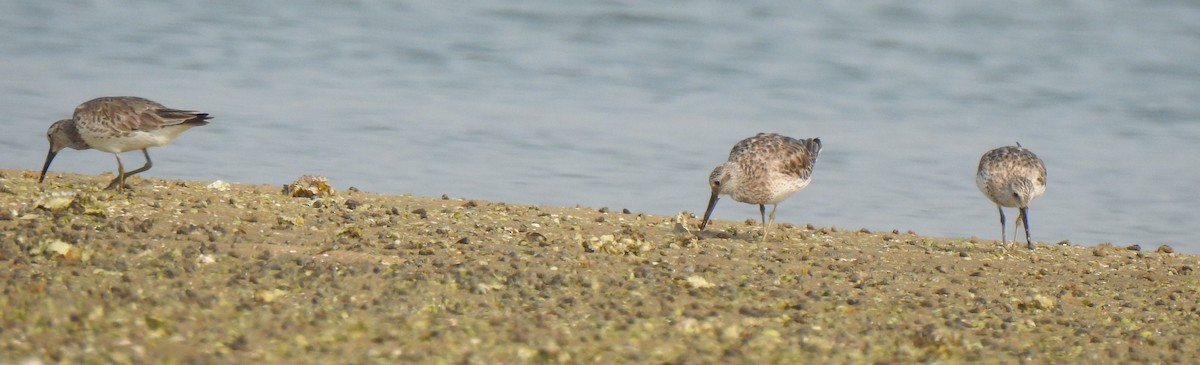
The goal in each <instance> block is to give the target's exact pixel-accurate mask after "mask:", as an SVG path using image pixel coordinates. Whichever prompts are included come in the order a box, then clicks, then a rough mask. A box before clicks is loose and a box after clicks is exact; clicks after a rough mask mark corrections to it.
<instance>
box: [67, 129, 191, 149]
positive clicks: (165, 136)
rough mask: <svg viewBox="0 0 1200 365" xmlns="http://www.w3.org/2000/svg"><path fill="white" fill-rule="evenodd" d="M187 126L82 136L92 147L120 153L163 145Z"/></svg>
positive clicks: (85, 134)
mask: <svg viewBox="0 0 1200 365" xmlns="http://www.w3.org/2000/svg"><path fill="white" fill-rule="evenodd" d="M189 128H191V126H189V125H174V126H169V127H164V128H161V129H157V130H154V131H151V132H146V131H133V132H129V134H126V135H124V136H119V137H109V136H97V135H93V134H89V133H84V134H83V135H82V137H83V140H84V141H86V142H87V143H88V145H89V146H92V148H95V149H97V150H101V151H105V152H110V153H121V152H125V151H133V150H140V149H143V148H148V147H157V146H162V145H165V144H167V143H170V142H171V141H172V140H174V139H175V137H177V136H179V134H180V133H183V131H185V130H188V129H189Z"/></svg>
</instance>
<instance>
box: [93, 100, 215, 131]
mask: <svg viewBox="0 0 1200 365" xmlns="http://www.w3.org/2000/svg"><path fill="white" fill-rule="evenodd" d="M75 119H76V120H99V121H100V122H101V123H102V124H104V125H107V126H110V127H111V128H112V129H113V131H114V132H119V133H124V132H131V131H152V130H156V129H159V128H162V127H165V126H171V125H177V124H185V123H193V124H197V125H204V124H208V122H207V121H205V120H207V119H209V118H208V114H204V113H196V112H193V111H187V110H179V109H171V108H167V107H164V106H163V105H162V104H159V103H156V102H154V101H152V100H149V99H146V98H140V97H136V96H113V97H100V98H96V99H92V100H90V101H88V102H85V103H83V104H80V105H79V107H77V108H75Z"/></svg>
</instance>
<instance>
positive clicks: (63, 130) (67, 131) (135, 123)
mask: <svg viewBox="0 0 1200 365" xmlns="http://www.w3.org/2000/svg"><path fill="white" fill-rule="evenodd" d="M208 119H209V116H208V114H204V113H197V112H193V111H187V110H179V109H171V108H167V107H164V106H163V105H162V104H159V103H156V102H154V101H151V100H148V99H144V98H139V97H135V96H113V97H100V98H95V99H92V100H89V101H87V102H85V103H83V104H79V106H78V107H76V108H75V114H74V116H72V117H71V119H63V120H60V121H57V122H54V124H52V125H50V129H48V130H47V131H46V139H48V140H49V141H50V153H48V154H46V164H45V165H43V166H42V174H41V176H40V177H38V183H39V184H40V183H42V182H43V181H44V180H45V179H46V171H47V170H49V169H50V162H51V161H53V160H54V156H55V155H57V154H58V151H61V150H63V149H64V148H67V147H70V148H73V149H77V150H86V149H91V148H94V149H97V150H100V151H104V152H108V153H112V154H113V156H115V157H116V158H117V177H116V178H114V179H113V180H112V182H110V183H109V184H108V187H106V188H105V189H106V190H107V189H112V188H114V187H116V188H117V189H118V190H120V189H123V188H124V187H125V178H126V177H129V176H133V175H135V174H137V173H140V172H143V171H146V170H149V169H150V166H151V165H152V163H151V162H150V153H149V152H146V149H147V148H150V147H155V146H163V145H166V144H167V143H170V142H171V140H174V139H175V137H177V136H179V134H180V133H183V131H186V130H188V129H190V128H192V127H196V126H202V125H205V124H208V121H207V120H208ZM139 149H140V150H142V155H144V156H146V165H144V166H142V167H141V168H138V169H136V170H133V171H129V172H125V165H123V164H121V156H120V153H121V152H126V151H133V150H139Z"/></svg>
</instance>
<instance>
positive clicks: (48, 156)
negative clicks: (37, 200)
mask: <svg viewBox="0 0 1200 365" xmlns="http://www.w3.org/2000/svg"><path fill="white" fill-rule="evenodd" d="M57 154H58V151H55V150H54V149H53V148H51V149H50V153H47V154H46V164H45V165H42V175H41V176H39V177H38V184H41V183H42V181H45V180H46V171H47V170H50V161H54V155H57Z"/></svg>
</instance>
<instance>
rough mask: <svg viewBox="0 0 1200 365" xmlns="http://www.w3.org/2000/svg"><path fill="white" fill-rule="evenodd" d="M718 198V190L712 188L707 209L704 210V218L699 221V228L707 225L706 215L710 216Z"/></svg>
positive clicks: (702, 228)
mask: <svg viewBox="0 0 1200 365" xmlns="http://www.w3.org/2000/svg"><path fill="white" fill-rule="evenodd" d="M720 198H721V197H720V195H719V194H718V191H716V190H713V193H712V196H711V197H709V198H708V209H705V210H704V220H703V221H701V222H700V230H704V226H707V225H708V217H710V216H712V212H713V208H716V207H717V200H718V199H720Z"/></svg>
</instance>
